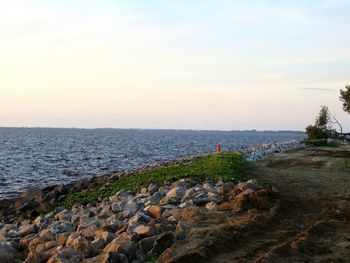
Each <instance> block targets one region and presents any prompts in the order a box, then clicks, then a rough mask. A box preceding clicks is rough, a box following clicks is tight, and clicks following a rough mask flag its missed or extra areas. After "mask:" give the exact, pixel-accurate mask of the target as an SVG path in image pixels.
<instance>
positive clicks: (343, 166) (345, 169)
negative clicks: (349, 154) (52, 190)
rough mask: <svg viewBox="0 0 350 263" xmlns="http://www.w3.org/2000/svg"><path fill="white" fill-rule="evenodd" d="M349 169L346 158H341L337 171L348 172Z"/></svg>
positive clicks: (349, 165)
mask: <svg viewBox="0 0 350 263" xmlns="http://www.w3.org/2000/svg"><path fill="white" fill-rule="evenodd" d="M349 171H350V163H349V161H348V160H343V161H342V163H341V165H340V167H339V172H349Z"/></svg>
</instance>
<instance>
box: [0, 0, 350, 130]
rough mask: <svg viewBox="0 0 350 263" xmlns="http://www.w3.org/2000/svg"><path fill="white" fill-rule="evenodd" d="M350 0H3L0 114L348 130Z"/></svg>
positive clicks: (18, 121) (52, 122)
mask: <svg viewBox="0 0 350 263" xmlns="http://www.w3.org/2000/svg"><path fill="white" fill-rule="evenodd" d="M349 10H350V0H347V1H346V0H319V1H312V0H310V1H283V0H281V1H265V0H256V1H253V0H252V1H238V0H237V1H234V0H158V1H156V0H147V1H146V0H114V1H112V0H110V1H107V0H99V1H98V0H95V1H89V0H69V1H68V0H64V1H62V0H61V1H50V0H23V1H18V0H0V96H1V102H0V126H16V127H24V126H29V127H39V126H40V127H82V128H101V127H114V128H175V129H209V130H239V129H242V130H243V129H257V130H286V129H288V130H304V128H305V126H306V125H308V124H312V123H313V122H314V119H315V115H316V113H317V112H318V111H319V109H320V105H328V106H329V108H330V110H331V112H333V113H335V114H336V116H337V118H338V119H339V120H340V121H341V122H342V123H343V125H344V128H345V130H346V131H349V130H350V115H348V114H346V113H344V112H343V111H342V105H341V102H340V101H339V90H340V89H342V88H344V87H345V84H347V83H348V84H350V14H349Z"/></svg>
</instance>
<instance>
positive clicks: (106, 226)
mask: <svg viewBox="0 0 350 263" xmlns="http://www.w3.org/2000/svg"><path fill="white" fill-rule="evenodd" d="M122 228H123V222H122V221H120V220H111V221H110V222H109V223H107V222H103V223H102V224H101V229H103V230H104V231H108V232H112V233H115V232H117V231H118V230H120V229H122Z"/></svg>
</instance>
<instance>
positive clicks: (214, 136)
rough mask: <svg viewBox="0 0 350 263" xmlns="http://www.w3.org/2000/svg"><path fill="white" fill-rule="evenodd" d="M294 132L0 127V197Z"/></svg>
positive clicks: (287, 136) (291, 136) (253, 143)
mask: <svg viewBox="0 0 350 263" xmlns="http://www.w3.org/2000/svg"><path fill="white" fill-rule="evenodd" d="M304 136H305V134H304V133H303V132H295V131H255V130H253V131H196V130H144V129H65V128H0V199H4V198H11V197H15V196H17V195H18V194H19V193H21V192H23V191H25V190H27V189H29V188H33V187H45V186H49V185H53V184H61V183H63V184H64V183H69V182H71V181H75V180H78V179H82V178H87V177H91V176H99V175H103V174H107V173H109V172H114V171H125V170H133V169H136V168H138V167H140V166H143V165H146V164H153V163H158V162H163V161H168V160H173V159H176V158H180V157H185V156H191V155H200V154H205V153H210V152H213V151H214V150H215V145H216V144H220V145H221V146H222V149H223V150H239V149H242V148H246V147H254V146H258V145H261V144H265V143H272V142H277V141H285V140H292V139H298V138H303V137H304Z"/></svg>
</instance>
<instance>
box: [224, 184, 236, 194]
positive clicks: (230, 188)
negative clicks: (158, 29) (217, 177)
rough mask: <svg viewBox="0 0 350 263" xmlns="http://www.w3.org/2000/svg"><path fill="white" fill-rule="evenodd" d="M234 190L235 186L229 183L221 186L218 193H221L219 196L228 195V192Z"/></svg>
mask: <svg viewBox="0 0 350 263" xmlns="http://www.w3.org/2000/svg"><path fill="white" fill-rule="evenodd" d="M234 189H235V185H234V184H233V183H231V182H229V183H225V184H223V185H222V186H221V189H220V192H221V194H228V193H229V192H231V191H232V190H234Z"/></svg>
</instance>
